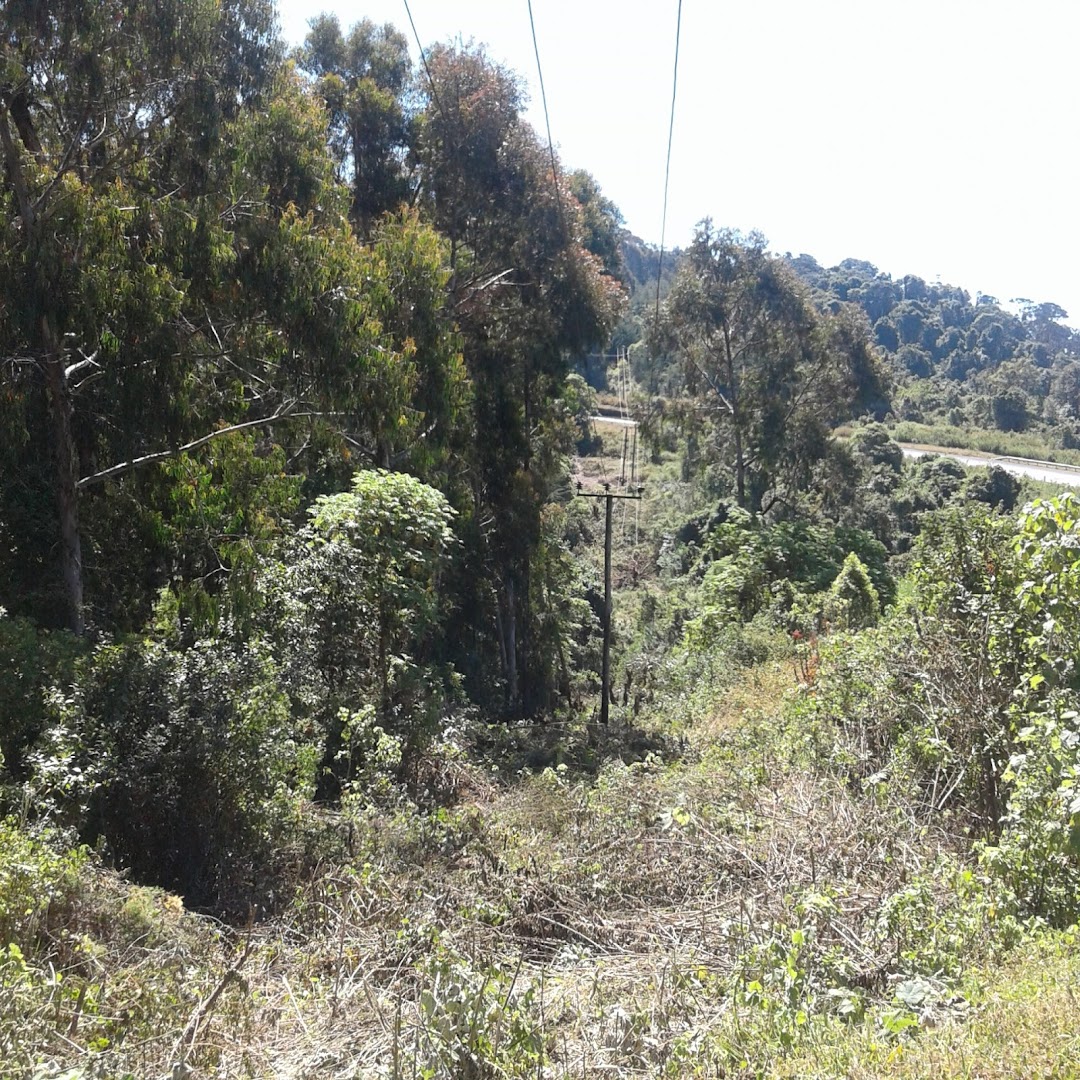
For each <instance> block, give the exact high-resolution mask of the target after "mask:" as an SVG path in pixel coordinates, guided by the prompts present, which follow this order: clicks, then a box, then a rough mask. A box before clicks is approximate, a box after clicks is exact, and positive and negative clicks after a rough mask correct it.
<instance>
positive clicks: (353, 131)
mask: <svg viewBox="0 0 1080 1080" xmlns="http://www.w3.org/2000/svg"><path fill="white" fill-rule="evenodd" d="M297 59H298V62H299V65H300V67H301V69H302V70H304V71H305V72H307V73H308V74H309V75H310V76H311V77H312V79H313V80H314V85H315V89H316V91H317V93H318V94H319V95H320V96H321V97H322V99H323V101H324V103H325V106H326V110H327V115H328V117H329V125H330V126H329V130H330V145H331V148H332V150H333V153H334V156H335V159H336V161H337V162H338V169H339V175H340V176H341V178H342V179H343V180H344V181H345V182H346V183H348V184H349V186H350V188H351V189H352V204H351V208H350V210H351V215H352V219H353V222H354V224H355V225H356V227H357V229H358V230H359V231H360V232H361V233H363V234H364V235H368V234H369V233H370V231H371V229H372V226H373V224H374V222H375V221H376V220H377V218H378V217H379V215H380V214H382V213H384V212H386V211H389V210H395V209H397V208H398V206H399V205H400V204H401V203H402V202H406V201H408V199H409V194H410V188H409V183H408V170H407V167H406V166H407V156H408V149H409V145H410V117H409V109H408V108H407V104H406V97H407V92H408V89H409V86H410V84H411V78H412V61H411V59H410V58H409V47H408V42H407V41H406V39H405V36H404V35H403V34H401V33H400V32H399V31H397V30H395V29H394V27H393V26H391V25H390V24H385V25H383V26H376V25H375V24H374V23H373V22H372V21H371V20H370V19H362V20H361V21H360V22H358V23H357V24H356V25H355V26H353V27H351V28H350V29H349V30H348V31H347V32H345V31H343V30H342V29H341V24H340V22H339V21H338V19H337V16H336V15H328V14H323V15H319V16H318V17H317V18H315V19H313V20H312V22H311V28H310V30H309V31H308V35H307V38H306V39H305V42H304V45H303V47H302V48H301V49H300V50H299V51H298V54H297Z"/></svg>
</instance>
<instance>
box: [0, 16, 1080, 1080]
mask: <svg viewBox="0 0 1080 1080" xmlns="http://www.w3.org/2000/svg"><path fill="white" fill-rule="evenodd" d="M0 27H2V31H3V32H2V35H0V152H2V162H3V165H2V174H0V215H2V217H0V228H2V235H0V245H2V251H0V1078H7V1077H12V1078H15V1077H17V1078H19V1080H23V1078H32V1080H46V1078H51V1080H60V1078H64V1080H91V1078H110V1080H111V1078H117V1080H120V1078H125V1080H126V1078H136V1077H139V1078H141V1077H143V1076H158V1075H172V1076H174V1077H185V1076H187V1077H209V1076H218V1077H272V1076H273V1077H316V1076H319V1077H321V1076H332V1077H342V1078H344V1077H392V1078H394V1080H398V1078H401V1080H404V1078H406V1077H415V1076H425V1077H432V1078H435V1077H438V1078H446V1080H450V1078H455V1080H456V1078H462V1077H465V1078H474V1080H479V1078H486V1077H498V1076H518V1077H549V1078H555V1077H567V1076H578V1075H582V1076H601V1075H612V1074H614V1073H618V1074H620V1075H624V1074H625V1075H654V1076H655V1075H660V1076H669V1077H676V1076H706V1075H720V1076H772V1075H776V1076H796V1075H798V1076H811V1075H816V1076H823V1077H824V1076H837V1075H858V1076H871V1075H873V1076H878V1075H904V1076H913V1075H920V1076H939V1075H950V1076H976V1075H978V1076H994V1077H998V1076H1000V1077H1005V1076H1015V1075H1034V1074H1035V1073H1036V1072H1039V1071H1040V1070H1041V1072H1042V1073H1043V1074H1045V1075H1061V1076H1066V1075H1075V1073H1076V1070H1077V1068H1080V1064H1078V1063H1080V1051H1078V1049H1077V1046H1076V1042H1075V1035H1074V1034H1073V1033H1072V1030H1073V1026H1074V1025H1073V1021H1072V1017H1073V1012H1074V1008H1073V1004H1072V999H1071V992H1070V993H1066V992H1065V991H1067V989H1068V985H1069V984H1070V983H1071V982H1073V981H1075V979H1076V977H1077V974H1078V973H1080V958H1077V956H1076V954H1075V931H1074V929H1070V927H1073V926H1074V924H1075V922H1076V920H1077V918H1078V917H1080V908H1078V903H1077V896H1078V895H1080V892H1078V889H1080V861H1078V846H1077V838H1078V836H1080V831H1078V830H1080V799H1078V797H1077V790H1076V786H1077V779H1078V777H1080V736H1078V733H1077V730H1076V729H1077V716H1078V713H1080V701H1078V700H1077V689H1078V686H1080V673H1078V669H1077V664H1076V657H1077V654H1078V652H1080V638H1078V634H1080V622H1078V619H1077V614H1076V613H1077V610H1078V608H1077V601H1078V590H1080V585H1078V580H1080V579H1078V566H1080V563H1078V561H1077V557H1076V553H1077V551H1078V550H1080V546H1078V544H1077V536H1076V534H1077V529H1078V525H1077V521H1078V514H1077V502H1076V500H1075V499H1074V498H1073V497H1071V496H1067V495H1064V496H1063V495H1061V493H1060V491H1057V490H1054V489H1051V488H1049V487H1047V486H1045V485H1044V486H1042V487H1040V486H1038V485H1034V484H1032V483H1027V485H1026V486H1024V485H1022V484H1021V483H1020V482H1019V481H1018V480H1016V479H1015V478H1014V477H1011V476H1009V475H1008V474H1006V473H1005V472H1003V471H1001V470H1000V469H995V468H990V469H976V470H966V469H965V468H964V467H963V466H961V465H960V464H958V463H957V462H956V461H954V460H950V459H948V458H946V457H937V456H930V457H924V458H920V459H919V460H917V461H911V460H908V459H907V458H905V456H904V451H903V449H902V447H901V446H900V444H899V442H898V441H896V439H897V437H900V436H903V435H904V434H905V433H907V434H910V433H911V432H912V431H916V433H920V432H928V433H936V434H937V435H939V436H940V439H939V441H944V439H945V438H948V437H955V439H956V440H957V443H956V444H957V445H963V444H964V443H963V440H965V439H966V440H968V441H969V442H970V441H971V440H972V439H973V438H974V434H973V433H978V432H981V433H984V434H985V433H986V432H988V431H993V432H994V433H995V434H998V435H1009V437H1012V436H1018V435H1019V433H1022V432H1026V433H1027V434H1028V435H1029V436H1031V437H1032V438H1033V439H1035V440H1036V441H1035V444H1034V445H1037V446H1045V447H1047V448H1048V449H1054V450H1059V451H1062V452H1067V451H1068V450H1069V449H1071V448H1073V447H1074V446H1076V445H1077V444H1078V442H1080V426H1078V425H1080V418H1078V415H1077V409H1078V408H1080V402H1078V401H1077V400H1076V398H1077V393H1078V392H1080V336H1078V335H1077V333H1076V332H1075V331H1073V330H1070V329H1069V328H1068V327H1067V326H1066V325H1065V323H1064V320H1065V318H1066V315H1065V313H1064V312H1063V311H1062V310H1061V309H1060V308H1058V307H1057V306H1056V305H1054V304H1052V303H1032V302H1028V301H1018V302H1016V305H1014V306H1012V307H1009V306H1002V305H1001V304H999V303H998V302H997V301H996V300H994V299H993V298H991V297H983V296H980V297H978V299H977V301H976V302H974V303H972V301H971V299H970V297H969V295H968V294H967V293H966V292H963V291H962V290H959V289H955V288H951V287H947V286H941V285H927V284H926V283H925V282H922V281H921V280H919V279H917V278H912V277H907V278H904V279H902V280H900V281H898V282H894V281H892V280H891V278H889V277H888V276H887V275H883V274H880V273H878V272H877V270H876V269H875V268H874V267H873V266H871V265H870V264H868V263H863V262H858V261H855V260H847V261H845V262H844V263H842V264H841V265H840V266H839V267H835V268H832V269H829V270H826V269H823V268H822V267H820V266H819V265H818V264H817V263H816V262H815V261H814V260H813V259H812V258H810V257H809V256H805V255H802V256H799V257H798V258H792V257H790V256H779V255H776V254H774V253H772V252H770V251H769V250H768V246H767V243H766V241H765V239H764V238H763V237H761V236H759V235H757V234H751V235H742V234H740V233H738V232H736V231H733V230H731V229H728V228H725V227H722V226H720V225H717V224H714V223H713V222H712V221H711V220H709V219H707V218H706V219H704V220H703V221H702V223H701V224H700V226H699V227H698V229H697V231H696V232H695V235H694V238H693V240H692V242H691V243H690V244H689V245H688V246H686V247H685V248H684V249H682V250H680V251H676V252H667V253H665V254H664V256H663V260H662V262H661V257H660V252H659V251H658V250H657V249H656V248H654V247H652V246H651V245H649V244H647V243H645V242H644V241H641V240H639V239H638V238H636V237H634V236H632V235H631V234H630V233H628V232H627V231H626V230H625V228H624V224H625V223H624V222H623V219H622V216H621V214H620V212H619V210H618V208H617V207H616V206H615V205H614V203H613V202H612V201H611V200H610V199H609V198H607V197H606V196H605V195H604V193H603V192H602V191H601V189H600V187H599V185H598V184H597V183H596V181H595V180H594V179H593V177H592V176H591V175H590V174H589V173H588V172H587V171H585V170H584V169H582V168H573V167H576V166H578V165H581V164H585V165H587V164H588V163H577V162H574V163H566V166H565V167H564V164H563V163H561V162H559V161H558V159H557V156H556V155H555V154H554V152H553V151H552V148H551V147H550V146H549V145H548V143H547V142H546V141H544V140H541V139H540V138H539V137H538V135H537V133H536V132H535V131H534V130H533V129H532V128H531V127H530V126H529V124H528V123H527V122H526V121H525V120H524V118H523V107H524V102H523V91H522V86H521V83H520V80H519V79H518V77H517V76H516V75H515V73H514V72H512V71H508V70H506V69H505V68H503V67H501V66H500V65H499V64H497V63H495V62H494V61H493V60H492V59H491V57H490V56H489V55H488V54H487V53H486V52H485V50H484V49H483V48H482V47H479V46H475V45H473V44H463V43H462V42H461V41H460V40H458V41H457V42H450V43H436V44H433V45H430V46H428V47H425V50H424V56H423V62H422V64H420V65H419V66H417V65H415V64H414V63H413V61H412V59H411V58H410V52H409V48H408V42H407V39H406V38H405V36H404V35H403V34H402V33H401V32H400V31H399V30H398V29H396V28H395V27H393V26H390V25H385V26H379V25H376V24H374V23H372V22H371V21H369V20H366V19H363V18H360V19H359V20H358V21H357V22H356V23H355V24H354V25H351V26H344V25H342V24H341V23H340V22H339V21H338V20H337V19H336V18H335V17H332V16H329V15H317V16H316V17H314V18H313V19H312V21H311V23H310V31H309V33H308V35H307V38H306V40H305V41H304V43H303V44H302V45H300V46H298V47H296V48H293V49H290V48H288V47H287V46H286V45H285V43H284V42H282V40H281V39H280V37H279V36H278V32H277V29H276V22H275V13H274V9H273V6H272V3H271V2H270V0H155V2H154V3H150V2H149V0H100V2H97V3H93V4H87V3H84V2H82V0H10V2H9V3H7V4H6V5H5V6H4V8H3V10H2V11H0ZM616 389H617V391H618V393H616V392H615V391H616ZM628 403H629V406H630V409H631V411H632V412H633V414H634V417H635V418H636V421H637V423H636V426H633V424H632V423H630V422H629V421H628V420H627V418H626V417H623V416H619V417H615V418H611V419H609V420H607V421H605V420H601V419H599V418H598V417H597V416H596V413H597V411H598V408H599V406H600V405H601V404H603V405H606V409H607V412H608V413H611V412H612V411H615V410H622V408H623V407H624V406H626V405H627V404H628ZM905 424H907V425H909V427H908V428H905V427H904V425H905ZM913 424H923V425H925V427H924V428H918V429H915V428H912V427H911V425H913ZM578 495H590V496H597V497H595V498H593V497H590V498H579V497H577V496H578ZM607 495H611V496H613V497H614V496H616V495H617V496H620V500H619V502H618V505H617V508H616V510H613V508H612V500H610V499H609V500H607V505H606V506H605V505H604V503H605V496H607ZM623 496H625V498H623ZM605 534H606V537H607V548H606V550H605ZM609 569H610V573H611V577H610V579H609V580H608V581H605V573H606V571H607V570H609ZM606 585H608V586H610V588H611V589H612V590H613V593H614V605H613V607H609V606H608V604H607V601H606V599H605V586H606ZM605 632H606V633H607V634H608V635H609V638H610V641H611V645H612V656H613V661H612V664H611V671H612V678H611V683H610V686H609V687H607V688H606V689H607V693H608V699H607V706H605V708H604V709H603V711H602V710H601V708H600V702H601V693H602V686H601V676H602V670H603V665H604V663H605V662H604V661H603V659H602V657H603V655H604V653H603V649H602V641H603V638H604V636H605ZM608 707H610V714H611V719H610V723H601V722H600V721H601V717H603V718H605V719H606V717H607V712H608ZM1062 987H1064V988H1065V990H1062ZM1010 1029H1011V1030H1012V1032H1013V1035H1012V1036H1011V1037H1006V1036H1005V1035H1004V1034H1003V1032H1006V1031H1009V1030H1010ZM973 1061H974V1062H976V1063H977V1064H976V1065H975V1066H971V1062H973Z"/></svg>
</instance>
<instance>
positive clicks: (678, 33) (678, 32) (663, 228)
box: [656, 0, 682, 325]
mask: <svg viewBox="0 0 1080 1080" xmlns="http://www.w3.org/2000/svg"><path fill="white" fill-rule="evenodd" d="M681 37H682V0H679V11H678V15H677V16H676V19H675V70H674V72H673V74H672V76H671V119H670V121H669V122H668V136H667V164H666V165H665V166H664V215H663V218H662V219H661V222H660V258H659V260H658V261H657V264H656V322H657V325H659V323H660V276H661V273H662V271H663V269H664V239H665V236H666V233H667V200H668V181H669V180H670V179H671V143H672V138H673V136H674V134H675V94H676V91H677V90H678V88H679V39H680V38H681Z"/></svg>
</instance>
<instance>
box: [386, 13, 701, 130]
mask: <svg viewBox="0 0 1080 1080" xmlns="http://www.w3.org/2000/svg"><path fill="white" fill-rule="evenodd" d="M679 3H680V4H681V3H682V0H679ZM405 14H406V15H408V16H409V25H410V26H411V27H412V32H413V37H414V38H416V47H417V48H418V49H419V50H420V63H421V64H423V65H424V73H425V74H426V75H427V81H428V86H430V87H431V97H432V99H433V100H434V102H435V107H436V108H437V109H438V110H439V112H441V113H442V117H443V120H445V121H446V123H447V125H449V123H450V118H449V117H448V116H447V115H446V110H445V109H444V108H443V107H442V102H441V101H440V100H439V92H438V91H437V90H436V89H435V80H434V79H433V78H432V77H431V68H429V67H428V62H427V53H425V52H424V46H423V45H421V44H420V35H419V34H418V33H417V30H416V23H415V21H414V20H413V17H412V9H411V8H410V7H409V0H405ZM448 130H449V126H448Z"/></svg>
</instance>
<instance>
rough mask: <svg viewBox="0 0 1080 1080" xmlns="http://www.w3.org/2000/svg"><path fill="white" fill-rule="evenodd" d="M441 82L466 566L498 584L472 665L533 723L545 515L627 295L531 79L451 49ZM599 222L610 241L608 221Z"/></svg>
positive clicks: (437, 161)
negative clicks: (525, 91)
mask: <svg viewBox="0 0 1080 1080" xmlns="http://www.w3.org/2000/svg"><path fill="white" fill-rule="evenodd" d="M428 66H429V69H430V74H431V83H430V85H427V86H426V89H425V88H424V84H421V89H422V92H423V93H424V95H425V98H426V101H425V105H424V108H423V110H422V112H421V114H420V115H419V117H418V120H417V138H416V143H415V147H414V156H415V159H416V161H417V162H418V166H419V187H418V200H419V205H420V206H421V208H422V209H423V211H424V212H425V213H427V214H428V215H430V217H431V219H432V220H433V221H434V223H435V224H436V226H437V227H438V229H439V231H440V232H441V233H442V234H443V235H444V237H445V238H446V242H447V244H448V245H449V269H450V278H449V281H448V286H447V288H448V302H449V305H450V309H451V311H452V313H453V316H454V318H455V320H456V322H457V324H458V326H459V328H460V332H461V335H462V341H463V352H464V356H465V362H466V366H467V369H468V372H469V376H470V379H471V385H472V396H471V400H472V411H473V418H472V423H473V431H474V438H473V441H472V446H471V449H470V450H469V452H468V454H467V455H466V459H465V460H466V463H467V468H468V480H469V486H470V513H469V514H467V515H466V516H465V518H464V519H463V521H462V526H461V533H462V535H463V537H464V538H465V539H466V541H467V542H466V547H467V554H466V556H465V558H464V559H463V565H465V566H467V567H469V572H470V574H472V575H473V576H474V578H475V577H479V578H482V579H486V580H487V581H490V582H491V584H492V589H491V591H490V592H487V591H478V590H476V589H475V587H473V588H470V589H469V590H468V596H467V597H466V598H465V600H464V602H465V605H466V611H467V625H469V626H471V627H472V629H473V631H474V633H475V635H476V640H474V641H473V643H472V646H471V647H470V651H471V652H472V653H473V654H474V655H475V654H476V653H477V652H483V651H484V650H485V648H486V646H487V645H488V644H491V645H494V646H495V647H496V648H497V650H498V655H499V657H500V665H501V669H502V675H503V683H504V685H505V687H506V690H507V698H508V701H509V703H510V704H511V705H514V706H522V707H523V708H524V709H525V710H526V711H528V710H529V709H531V708H532V707H533V705H534V704H535V703H536V702H538V701H541V700H542V699H543V697H544V693H545V688H544V687H542V686H538V685H533V686H531V685H530V683H529V670H530V666H529V660H530V656H532V655H533V654H534V653H535V645H534V635H532V630H533V628H534V627H533V623H534V619H533V618H532V616H531V603H532V598H533V596H534V595H536V594H537V593H538V592H539V591H540V590H541V589H542V587H543V582H541V581H538V580H534V576H533V572H532V571H533V569H534V568H535V567H536V566H539V565H550V562H549V561H545V560H540V561H539V562H538V561H536V560H535V559H534V558H533V556H534V555H535V553H536V551H537V549H538V545H540V544H541V543H542V542H543V541H542V540H541V535H542V530H541V522H540V514H541V509H542V507H543V506H544V504H545V503H546V502H547V501H548V499H549V498H550V497H551V494H552V492H553V490H554V489H555V486H556V485H557V484H558V483H559V482H560V481H562V480H563V479H564V478H565V462H564V457H563V455H565V453H566V452H567V451H568V449H569V447H570V445H572V425H567V424H564V423H563V422H562V412H563V410H562V407H561V404H560V402H561V400H562V397H563V394H564V390H565V383H566V377H567V374H568V364H567V355H568V354H569V353H572V352H579V351H582V350H584V349H587V348H588V347H590V346H594V345H595V344H596V343H597V342H599V341H602V340H604V339H605V337H606V335H607V334H608V333H609V332H610V330H611V328H612V326H613V325H614V320H615V318H616V316H617V314H618V311H619V307H620V304H621V301H622V289H621V286H620V284H619V282H618V281H617V280H616V279H615V278H614V277H613V276H611V274H610V273H608V272H607V269H606V268H605V265H604V262H603V261H602V259H601V258H600V257H598V256H597V255H594V254H592V253H591V252H590V251H589V250H587V248H586V246H585V244H586V242H587V241H589V240H590V239H597V238H598V237H599V231H598V230H597V229H592V230H591V229H590V228H589V223H588V221H587V220H586V217H585V215H583V212H582V208H581V205H580V204H579V202H578V200H577V199H576V198H575V197H574V195H573V193H572V191H571V189H570V186H569V185H568V184H567V183H566V181H565V179H564V178H563V177H562V175H561V173H557V171H556V172H553V169H555V170H557V166H556V165H555V163H554V162H553V161H552V157H551V155H550V153H549V151H548V149H547V147H544V146H542V145H541V144H540V142H539V140H538V139H537V137H536V134H535V133H534V132H533V130H532V129H531V128H530V127H529V126H528V124H527V123H526V122H525V120H524V118H523V116H522V107H523V100H522V92H521V88H520V85H519V83H518V81H517V79H516V77H515V76H514V75H513V74H512V73H510V72H509V71H507V70H506V69H504V68H502V67H500V66H499V65H497V64H495V63H494V62H492V61H491V60H490V58H488V57H487V56H486V55H485V53H484V52H483V51H482V50H480V49H476V48H471V47H463V48H459V47H450V46H439V47H436V48H435V49H433V50H431V51H430V53H429V55H428ZM597 194H598V193H597ZM594 212H595V213H597V214H599V215H600V216H599V217H598V218H597V222H596V224H597V225H598V226H599V224H601V219H602V217H603V214H604V209H603V207H602V206H599V205H598V206H597V207H594ZM493 629H494V630H495V640H494V641H493V642H492V640H491V637H490V634H491V631H492V630H493ZM538 666H539V665H534V667H538Z"/></svg>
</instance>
